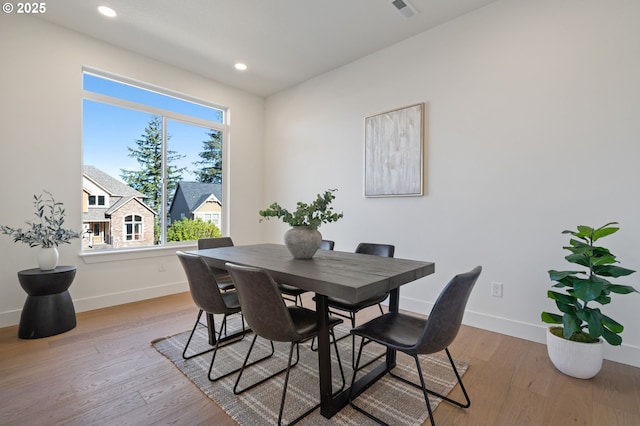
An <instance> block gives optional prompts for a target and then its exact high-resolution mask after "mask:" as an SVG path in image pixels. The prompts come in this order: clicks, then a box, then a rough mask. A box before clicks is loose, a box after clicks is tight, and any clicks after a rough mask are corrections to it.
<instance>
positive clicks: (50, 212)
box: [0, 191, 80, 248]
mask: <svg viewBox="0 0 640 426" xmlns="http://www.w3.org/2000/svg"><path fill="white" fill-rule="evenodd" d="M44 193H45V194H47V195H48V197H44V196H43V194H40V195H34V196H33V206H34V207H35V209H36V211H35V213H34V214H35V216H36V218H37V220H34V221H27V222H26V223H27V225H29V228H27V229H25V230H23V229H22V228H11V227H9V226H5V225H0V231H1V232H2V233H3V234H5V235H11V237H12V238H13V241H14V242H16V243H17V242H18V241H20V242H23V243H25V244H29V247H37V246H42V247H45V248H48V247H54V246H55V247H57V246H58V245H59V244H69V243H70V240H71V239H73V238H80V234H79V233H77V232H75V231H73V230H71V229H65V228H63V225H64V216H65V210H64V204H63V203H59V202H57V201H56V200H55V199H54V198H53V195H52V194H51V193H50V192H48V191H44Z"/></svg>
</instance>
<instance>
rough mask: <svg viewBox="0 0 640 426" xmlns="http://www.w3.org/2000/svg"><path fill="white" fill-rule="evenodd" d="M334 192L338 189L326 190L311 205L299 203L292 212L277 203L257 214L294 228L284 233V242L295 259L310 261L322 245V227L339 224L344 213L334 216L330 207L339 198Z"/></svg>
mask: <svg viewBox="0 0 640 426" xmlns="http://www.w3.org/2000/svg"><path fill="white" fill-rule="evenodd" d="M335 191H337V189H327V190H326V191H325V192H324V193H323V194H318V196H317V198H316V199H315V201H313V202H311V203H309V204H306V203H302V202H298V203H297V207H296V210H294V211H293V212H290V211H288V210H287V209H285V208H283V207H282V206H280V204H278V203H277V202H275V203H272V204H271V205H270V206H269V208H267V209H265V210H260V211H259V212H258V214H259V215H260V216H261V217H262V218H263V219H267V220H268V219H269V218H271V217H277V218H280V219H282V221H283V222H284V223H286V224H289V225H291V229H289V230H288V231H287V232H286V233H285V234H284V243H285V245H286V246H287V248H288V249H289V252H290V253H291V255H292V256H293V257H294V258H295V259H311V258H312V257H313V255H314V254H315V253H316V251H317V250H318V248H319V247H320V243H321V242H322V234H320V231H318V228H319V227H320V225H322V224H323V223H329V222H336V221H337V220H338V219H340V218H341V217H343V214H342V213H335V212H334V211H333V207H331V206H330V204H331V202H332V201H333V200H334V199H335V198H336V197H335V195H333V193H334V192H335ZM263 219H260V221H262V220H263Z"/></svg>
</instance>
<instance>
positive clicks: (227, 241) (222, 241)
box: [198, 237, 233, 291]
mask: <svg viewBox="0 0 640 426" xmlns="http://www.w3.org/2000/svg"><path fill="white" fill-rule="evenodd" d="M220 247H233V240H232V239H231V237H213V238H200V239H199V240H198V250H204V249H211V248H220ZM209 268H211V270H212V271H213V274H214V275H215V276H216V281H217V282H218V287H220V290H222V291H227V290H232V289H233V281H232V280H231V277H230V276H229V273H228V272H227V271H225V270H224V269H220V268H215V267H213V266H209Z"/></svg>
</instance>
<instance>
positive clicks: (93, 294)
mask: <svg viewBox="0 0 640 426" xmlns="http://www.w3.org/2000/svg"><path fill="white" fill-rule="evenodd" d="M0 58H2V59H1V63H2V64H1V65H0V181H1V183H2V185H1V186H0V188H1V189H0V200H2V201H1V202H2V208H1V209H0V224H5V225H10V226H14V227H17V226H21V225H22V224H23V222H24V221H25V220H27V219H30V218H31V217H32V215H33V207H32V204H31V203H32V196H33V194H38V193H40V192H41V191H42V190H43V189H46V190H49V191H51V192H52V193H53V194H54V195H55V197H56V199H57V200H58V201H62V202H64V204H65V207H66V209H67V224H68V225H69V226H74V224H75V228H76V229H78V230H79V229H80V228H81V223H82V219H81V196H82V169H81V166H82V140H81V137H82V129H81V123H82V74H81V72H82V67H83V66H89V67H92V68H97V69H101V70H104V71H108V72H110V73H114V74H118V75H123V76H126V77H129V78H132V79H137V80H140V81H143V82H146V83H150V84H153V85H156V86H160V87H165V88H168V89H171V90H173V91H177V92H181V93H184V94H186V95H190V96H193V97H195V98H199V99H203V100H206V101H210V102H213V103H216V104H219V105H222V106H226V107H228V108H229V113H230V116H231V130H230V138H231V141H230V146H229V148H228V151H227V153H226V154H227V155H228V159H229V161H230V164H229V166H230V167H229V170H232V173H231V175H230V176H228V179H227V180H226V183H227V184H228V185H229V186H228V188H226V191H227V195H228V197H227V198H226V199H225V203H228V206H229V208H230V216H231V217H233V220H232V221H231V226H230V229H229V234H230V235H231V236H232V237H233V238H234V241H235V242H236V243H240V244H242V243H251V242H256V241H260V239H261V237H260V232H262V228H261V227H260V226H259V224H258V216H257V211H258V209H259V208H260V207H261V197H262V192H261V189H262V188H261V185H259V184H256V182H260V181H261V177H262V145H263V144H262V139H263V126H264V124H263V120H264V99H263V98H261V97H258V96H254V95H250V94H247V93H245V92H242V91H239V90H236V89H233V88H230V87H228V86H225V85H222V84H219V83H216V82H214V81H211V80H207V79H204V78H202V77H199V76H197V75H194V74H191V73H188V72H185V71H182V70H180V69H177V68H173V67H170V66H167V65H164V64H161V63H159V62H155V61H153V60H150V59H147V58H144V57H141V56H139V55H134V54H131V53H129V52H127V51H124V50H122V49H119V48H116V47H114V46H111V45H108V44H105V43H102V42H99V41H97V40H95V39H91V38H88V37H85V36H82V35H79V34H77V33H74V32H70V31H68V30H65V29H62V28H60V27H57V26H54V25H51V24H48V23H45V22H43V21H41V20H39V19H37V18H35V17H31V16H26V15H25V16H22V15H15V14H13V15H7V14H3V16H1V17H0ZM174 252H175V250H173V251H172V250H166V251H159V252H157V253H151V254H149V253H148V254H147V256H145V257H142V258H137V259H129V260H122V259H123V256H118V257H116V258H111V261H109V262H98V263H86V261H95V260H96V259H95V258H91V259H84V260H83V259H82V258H80V257H79V253H80V240H79V239H76V240H73V244H72V245H70V246H66V245H65V246H63V247H60V255H61V262H60V263H61V264H63V265H64V264H72V265H77V267H78V272H77V275H76V279H75V281H74V283H73V284H72V286H71V288H70V293H71V296H72V298H73V300H74V304H75V307H76V311H84V310H88V309H95V308H100V307H104V306H110V305H115V304H119V303H125V302H130V301H135V300H141V299H145V298H150V297H155V296H161V295H166V294H171V293H175V292H178V291H184V290H186V289H188V287H187V285H186V279H185V276H184V272H183V271H182V268H181V266H180V264H179V262H178V261H177V258H176V256H175V254H174ZM0 253H2V256H1V260H0V283H1V285H0V327H3V326H8V325H12V324H17V323H18V321H19V315H20V311H21V309H22V306H23V303H24V300H25V296H26V295H25V293H24V291H23V290H22V289H21V288H20V286H19V284H18V280H17V276H16V272H17V271H19V270H22V269H28V268H33V267H36V256H37V249H31V248H29V247H28V246H27V245H25V244H14V243H12V242H11V240H10V238H8V237H7V236H0ZM160 269H163V270H164V271H160Z"/></svg>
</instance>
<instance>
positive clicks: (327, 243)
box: [278, 240, 336, 306]
mask: <svg viewBox="0 0 640 426" xmlns="http://www.w3.org/2000/svg"><path fill="white" fill-rule="evenodd" d="M335 244H336V243H335V241H331V240H322V242H320V250H333V247H334V246H335ZM278 289H279V290H280V293H282V297H283V298H284V299H285V300H288V301H290V302H293V303H295V304H296V305H297V304H298V302H299V303H300V306H303V304H302V295H303V294H304V293H306V292H307V290H303V289H301V288H298V287H295V286H292V285H289V284H282V283H278Z"/></svg>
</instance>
